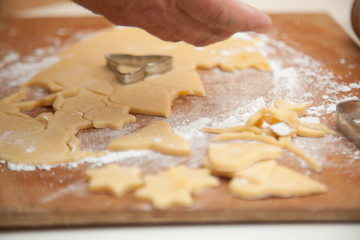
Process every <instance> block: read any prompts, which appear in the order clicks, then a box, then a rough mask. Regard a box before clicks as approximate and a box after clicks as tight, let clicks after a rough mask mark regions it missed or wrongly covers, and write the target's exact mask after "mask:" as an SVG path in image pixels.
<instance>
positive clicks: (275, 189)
mask: <svg viewBox="0 0 360 240" xmlns="http://www.w3.org/2000/svg"><path fill="white" fill-rule="evenodd" d="M235 175H236V176H235V177H234V178H233V179H232V180H231V181H230V184H229V187H230V191H231V192H232V193H233V194H234V196H236V197H240V198H242V199H246V200H256V199H262V198H266V197H270V196H275V197H300V196H307V195H312V194H319V193H325V192H326V191H327V187H326V186H325V185H324V184H322V183H320V182H317V181H315V180H312V179H310V178H308V177H305V176H303V175H301V174H299V173H297V172H295V171H293V170H291V169H289V168H287V167H284V166H280V165H278V164H277V163H276V160H267V161H262V162H259V163H256V164H255V165H254V166H252V167H250V168H248V169H245V170H242V171H239V172H237V173H236V174H235Z"/></svg>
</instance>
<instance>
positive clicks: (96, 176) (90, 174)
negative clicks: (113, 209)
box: [86, 164, 143, 197]
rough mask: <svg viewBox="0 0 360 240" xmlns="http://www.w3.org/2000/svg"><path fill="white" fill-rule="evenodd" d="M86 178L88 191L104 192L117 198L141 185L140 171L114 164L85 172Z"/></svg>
mask: <svg viewBox="0 0 360 240" xmlns="http://www.w3.org/2000/svg"><path fill="white" fill-rule="evenodd" d="M86 177H87V178H88V179H89V189H90V191H92V192H98V191H106V192H110V193H112V194H113V195H115V196H118V197H120V196H122V195H124V194H125V193H126V192H128V191H130V190H134V189H136V188H138V187H140V186H141V185H142V184H143V181H142V179H141V170H140V169H138V168H135V167H132V168H124V167H120V166H118V165H116V164H109V165H107V166H106V167H104V168H101V169H90V170H87V171H86Z"/></svg>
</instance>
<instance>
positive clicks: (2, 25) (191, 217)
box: [0, 14, 360, 228]
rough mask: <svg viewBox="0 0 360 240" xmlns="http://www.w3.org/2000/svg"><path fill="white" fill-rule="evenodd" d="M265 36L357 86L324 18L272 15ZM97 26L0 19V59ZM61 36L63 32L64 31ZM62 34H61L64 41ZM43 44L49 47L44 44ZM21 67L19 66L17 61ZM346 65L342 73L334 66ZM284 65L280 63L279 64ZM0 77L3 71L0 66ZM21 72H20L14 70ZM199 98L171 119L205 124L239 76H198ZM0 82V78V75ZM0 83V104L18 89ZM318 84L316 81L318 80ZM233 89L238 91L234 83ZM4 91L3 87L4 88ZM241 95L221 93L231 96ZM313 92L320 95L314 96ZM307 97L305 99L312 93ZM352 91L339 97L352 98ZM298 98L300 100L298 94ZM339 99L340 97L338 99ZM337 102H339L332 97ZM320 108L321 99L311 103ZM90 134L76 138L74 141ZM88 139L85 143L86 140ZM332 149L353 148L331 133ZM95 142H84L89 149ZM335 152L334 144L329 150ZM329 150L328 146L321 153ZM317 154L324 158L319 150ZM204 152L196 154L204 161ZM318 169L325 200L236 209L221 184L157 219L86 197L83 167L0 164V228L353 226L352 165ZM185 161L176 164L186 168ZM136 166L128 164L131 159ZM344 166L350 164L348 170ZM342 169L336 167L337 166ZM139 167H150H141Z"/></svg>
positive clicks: (357, 170) (355, 52) (358, 60)
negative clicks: (224, 88) (194, 116)
mask: <svg viewBox="0 0 360 240" xmlns="http://www.w3.org/2000/svg"><path fill="white" fill-rule="evenodd" d="M271 17H272V19H273V28H272V30H271V31H270V32H269V33H268V35H269V36H270V37H271V38H273V39H278V40H281V41H283V42H285V43H286V45H287V46H291V47H292V48H294V49H296V50H298V51H300V52H303V53H304V54H307V55H309V56H311V57H312V58H314V59H315V60H317V61H319V62H321V63H323V65H324V67H326V68H327V69H329V70H331V71H332V72H333V73H334V79H335V80H336V81H339V82H343V83H347V84H348V83H351V82H357V83H359V80H360V49H359V47H357V46H356V45H355V44H354V43H353V42H352V41H351V39H350V38H349V37H348V36H347V35H346V34H345V33H344V31H343V30H342V29H341V28H340V27H339V26H338V25H337V24H336V23H335V22H334V21H333V20H332V19H331V18H330V17H329V16H327V15H324V14H311V15H305V14H299V15H286V14H281V15H280V14H274V15H272V16H271ZM109 26H111V24H109V23H108V22H106V21H105V20H103V19H101V18H76V19H74V18H64V19H0V46H1V48H0V59H1V58H3V57H4V56H5V55H6V54H8V52H9V51H14V52H17V53H19V54H20V55H21V57H25V56H28V55H31V54H33V53H34V50H35V49H39V48H43V47H47V46H49V45H51V44H54V39H55V40H56V41H55V42H56V43H57V45H62V46H63V45H65V44H68V43H71V42H74V41H76V37H74V36H76V34H79V33H89V32H92V31H95V30H98V29H102V28H105V27H109ZM64 29H65V30H66V31H64ZM65 33H66V34H65ZM49 39H52V41H50V40H49ZM20 59H21V58H20ZM341 61H346V65H344V64H341ZM284 62H286V59H285V58H284ZM2 67H3V69H4V68H6V65H5V66H2ZM19 71H21V69H19ZM199 74H200V75H201V77H202V80H203V82H204V86H205V88H206V91H207V95H208V96H207V97H206V98H197V97H184V98H181V99H178V100H176V101H175V102H174V104H173V112H174V114H175V115H174V116H176V113H177V112H179V111H178V110H179V109H190V111H191V107H193V106H194V105H193V104H198V105H199V104H203V105H204V106H205V107H208V109H209V110H208V111H209V116H212V112H211V111H212V109H213V108H214V106H209V104H208V103H207V99H211V98H212V97H214V96H213V94H214V93H215V92H216V91H214V86H215V85H216V86H219V84H220V85H221V84H223V85H225V84H226V83H227V81H228V80H227V79H226V78H225V77H224V76H225V75H226V76H227V77H232V76H234V78H236V77H237V76H238V75H239V74H240V75H241V71H237V72H235V73H222V72H221V71H219V70H208V71H205V70H199ZM0 76H1V75H0ZM6 81H7V79H6V78H4V77H2V78H1V79H0V98H3V97H5V96H7V95H9V94H10V93H12V92H14V91H16V90H17V89H18V87H16V86H15V87H11V84H10V85H9V84H8V83H6V84H4V83H5V82H6ZM319 81H321V80H319ZM239 84H241V83H239ZM4 86H7V87H4ZM9 86H10V87H9ZM240 89H241V88H234V89H233V90H229V91H239V92H236V94H239V95H241V94H244V93H243V92H241V91H240ZM320 90H321V89H320ZM320 90H319V89H316V88H314V89H312V90H311V91H314V92H315V91H320ZM359 92H360V90H359V89H351V91H350V92H349V91H348V92H346V94H347V95H349V93H351V94H352V95H353V96H355V97H357V98H360V93H359ZM304 94H305V93H304ZM340 95H341V94H340ZM339 97H340V98H341V96H339ZM314 101H315V102H316V101H321V99H314ZM150 118H151V117H149V116H141V115H139V116H137V120H138V121H139V122H141V123H142V124H140V125H145V124H146V123H147V122H149V121H150V120H149V119H150ZM324 118H325V122H326V124H327V125H328V126H329V127H330V128H332V129H334V130H336V118H335V115H334V114H333V113H332V114H328V115H325V116H324ZM94 131H95V130H86V131H83V133H82V134H83V135H82V137H81V139H82V140H84V138H86V136H93V135H91V134H90V133H91V132H94ZM87 134H88V135H87ZM337 134H338V138H339V141H338V142H337V143H336V144H339V145H344V146H347V148H349V149H350V150H349V149H347V150H348V151H353V152H354V153H355V152H356V148H355V147H354V146H352V145H351V143H348V142H347V140H346V139H345V138H343V137H342V136H341V134H340V133H339V132H337ZM97 141H100V140H99V139H96V138H88V139H87V142H92V143H93V144H96V143H97ZM334 144H335V143H334ZM327 147H329V148H332V147H333V146H327ZM319 151H325V152H326V148H325V150H324V149H323V148H322V149H319ZM205 152H206V149H204V154H205ZM326 158H327V159H326V161H331V162H332V163H334V164H333V165H332V166H334V167H325V168H324V170H323V171H322V172H321V173H320V174H312V175H311V177H313V178H315V179H317V180H319V181H321V182H323V183H325V184H326V185H327V186H328V188H329V191H328V193H326V194H322V195H316V196H310V197H302V198H289V199H280V198H269V199H265V200H258V201H244V200H240V199H237V198H234V197H232V196H231V194H230V193H229V190H228V188H227V183H228V181H227V180H225V179H222V180H221V182H222V183H221V186H220V187H218V188H214V189H210V190H207V191H206V192H204V193H203V194H201V195H199V196H197V197H195V203H194V205H193V206H191V207H189V208H182V207H174V208H170V209H168V210H165V211H159V210H153V209H152V208H151V206H150V205H144V203H143V202H140V201H138V200H136V199H135V198H134V196H133V194H132V193H129V194H127V195H126V196H125V197H122V198H115V197H112V196H110V195H107V194H101V193H98V194H93V193H90V192H88V190H87V182H86V179H85V177H84V176H85V170H86V168H87V167H88V165H87V164H82V165H79V166H78V167H76V168H67V167H56V168H53V169H51V170H35V171H11V170H9V169H8V167H7V165H6V164H0V227H1V228H9V227H10V228H13V227H28V226H69V225H72V226H73V225H99V224H140V223H141V224H144V223H183V222H198V223H203V222H264V221H291V222H295V221H296V222H298V221H311V222H313V221H359V220H360V159H357V160H356V159H355V160H351V157H350V158H349V157H344V156H343V155H341V151H339V154H332V155H326ZM191 160H192V159H191V157H190V159H187V160H184V161H183V162H184V163H185V164H186V163H187V161H191ZM134 161H136V159H134ZM350 161H352V162H351V163H349V162H350ZM345 162H346V163H347V164H344V163H345ZM144 164H156V162H155V163H154V162H152V163H144Z"/></svg>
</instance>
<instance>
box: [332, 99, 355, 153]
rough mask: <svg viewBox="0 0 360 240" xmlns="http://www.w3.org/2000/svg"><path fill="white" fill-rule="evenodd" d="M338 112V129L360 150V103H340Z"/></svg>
mask: <svg viewBox="0 0 360 240" xmlns="http://www.w3.org/2000/svg"><path fill="white" fill-rule="evenodd" d="M336 111H337V127H338V129H339V130H340V132H342V133H343V134H344V135H345V137H347V138H348V139H349V140H350V141H351V142H353V143H354V144H355V146H357V147H358V148H360V101H359V100H350V101H345V102H341V103H338V104H337V105H336Z"/></svg>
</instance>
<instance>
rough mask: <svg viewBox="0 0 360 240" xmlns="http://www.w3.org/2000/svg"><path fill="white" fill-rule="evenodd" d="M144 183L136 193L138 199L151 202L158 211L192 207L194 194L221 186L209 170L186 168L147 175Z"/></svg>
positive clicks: (181, 167)
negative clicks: (177, 207) (174, 207)
mask: <svg viewBox="0 0 360 240" xmlns="http://www.w3.org/2000/svg"><path fill="white" fill-rule="evenodd" d="M144 182H145V185H144V186H143V187H142V188H140V189H139V190H137V191H136V197H137V198H139V199H141V200H148V201H151V202H152V203H153V205H154V207H155V208H157V209H166V208H169V207H171V206H190V205H191V204H192V202H193V198H192V196H191V195H192V194H194V193H199V192H200V191H201V190H202V189H204V188H209V187H215V186H218V185H219V182H218V180H217V179H216V178H214V177H212V176H211V175H210V172H209V170H207V169H190V168H187V167H184V166H178V167H172V168H170V169H168V170H167V171H166V172H161V173H158V174H156V175H146V176H145V177H144Z"/></svg>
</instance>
